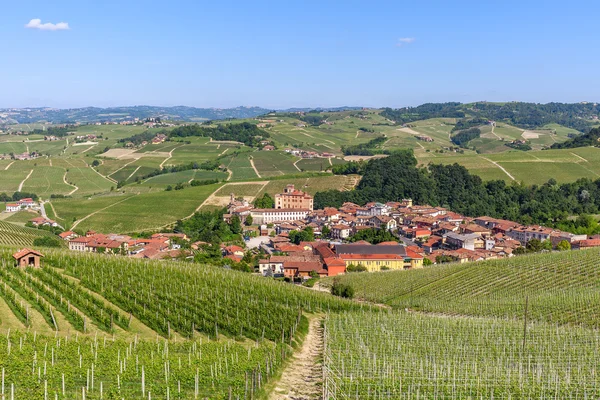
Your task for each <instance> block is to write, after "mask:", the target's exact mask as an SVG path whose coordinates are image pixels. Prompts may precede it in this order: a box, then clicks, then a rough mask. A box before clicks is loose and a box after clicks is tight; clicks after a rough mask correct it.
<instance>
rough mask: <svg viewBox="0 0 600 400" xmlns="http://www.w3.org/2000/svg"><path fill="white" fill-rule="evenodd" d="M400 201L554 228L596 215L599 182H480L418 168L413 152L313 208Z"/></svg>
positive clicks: (452, 169) (367, 171) (322, 195)
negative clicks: (407, 200) (569, 218)
mask: <svg viewBox="0 0 600 400" xmlns="http://www.w3.org/2000/svg"><path fill="white" fill-rule="evenodd" d="M404 198H411V199H413V201H414V202H415V204H429V205H432V206H442V207H447V208H449V209H450V210H452V211H455V212H457V213H460V214H463V215H466V216H470V217H476V216H482V215H488V216H491V217H495V218H502V219H508V220H512V221H518V222H520V223H523V224H534V223H536V224H544V225H547V226H557V225H558V224H563V223H564V222H565V221H568V217H570V216H573V215H584V214H589V215H593V214H598V213H599V212H600V179H597V180H595V181H592V180H590V179H587V178H582V179H578V180H577V181H575V182H571V183H564V184H560V185H559V184H558V183H557V182H556V180H554V179H550V180H549V181H548V182H547V183H545V184H543V185H531V186H528V185H524V184H522V183H516V182H512V183H510V184H507V183H506V182H505V181H503V180H493V181H487V182H484V181H482V180H481V178H480V177H479V176H476V175H471V174H470V173H469V171H468V170H467V169H466V168H465V167H463V166H461V165H458V164H452V165H436V164H430V165H429V166H427V167H421V168H419V167H417V159H416V158H415V156H414V154H413V152H412V150H400V151H397V152H394V153H393V154H392V155H390V156H389V157H387V158H382V159H375V160H371V161H369V162H368V163H367V165H366V166H365V168H364V173H363V178H362V179H361V181H360V183H359V184H358V186H357V187H356V189H355V190H352V191H346V192H340V191H337V190H329V191H325V192H318V193H316V194H315V208H324V207H340V206H341V205H342V204H343V203H344V202H353V203H357V204H365V203H367V202H369V201H379V202H387V201H399V200H401V199H404ZM561 226H564V227H565V228H568V226H567V225H561Z"/></svg>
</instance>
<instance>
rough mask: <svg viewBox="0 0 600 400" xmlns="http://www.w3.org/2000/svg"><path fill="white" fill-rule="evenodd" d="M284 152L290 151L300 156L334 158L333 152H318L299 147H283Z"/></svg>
mask: <svg viewBox="0 0 600 400" xmlns="http://www.w3.org/2000/svg"><path fill="white" fill-rule="evenodd" d="M285 152H286V153H290V154H292V155H295V156H296V157H300V158H319V157H320V158H334V157H335V154H333V153H318V152H316V151H309V150H300V149H285Z"/></svg>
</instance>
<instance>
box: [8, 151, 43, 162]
mask: <svg viewBox="0 0 600 400" xmlns="http://www.w3.org/2000/svg"><path fill="white" fill-rule="evenodd" d="M40 156H41V154H40V153H38V152H37V151H32V152H27V151H26V152H25V153H21V154H15V155H14V156H13V157H12V158H13V159H15V160H20V161H25V160H35V159H36V158H39V157H40Z"/></svg>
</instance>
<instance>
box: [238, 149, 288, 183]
mask: <svg viewBox="0 0 600 400" xmlns="http://www.w3.org/2000/svg"><path fill="white" fill-rule="evenodd" d="M250 157H252V161H253V162H254V166H255V167H256V169H257V170H258V173H259V174H260V176H261V177H262V178H268V177H271V176H281V175H290V174H296V173H298V172H300V169H299V168H296V167H295V166H294V163H295V162H296V161H299V160H300V158H298V157H294V156H293V155H291V154H288V153H286V152H283V151H255V152H253V153H251V154H250ZM234 173H235V170H234Z"/></svg>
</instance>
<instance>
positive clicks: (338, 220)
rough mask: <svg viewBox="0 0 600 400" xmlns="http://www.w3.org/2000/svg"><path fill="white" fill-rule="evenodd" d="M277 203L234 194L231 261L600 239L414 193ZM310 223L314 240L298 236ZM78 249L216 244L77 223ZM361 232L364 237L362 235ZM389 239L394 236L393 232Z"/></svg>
mask: <svg viewBox="0 0 600 400" xmlns="http://www.w3.org/2000/svg"><path fill="white" fill-rule="evenodd" d="M273 203H274V207H273V208H256V207H254V205H253V204H251V203H250V202H249V201H247V200H245V199H244V198H243V197H237V198H236V196H235V194H233V193H232V194H231V197H230V201H229V204H228V206H227V212H226V213H225V214H223V220H224V221H225V222H228V223H230V222H231V221H232V219H233V218H239V220H240V221H244V222H245V221H251V223H250V224H246V225H249V226H245V227H244V232H243V236H244V238H245V240H244V246H242V243H235V244H232V243H224V244H221V253H222V256H223V258H224V259H225V260H227V262H229V263H232V264H233V263H238V262H241V261H242V259H244V257H245V256H247V255H252V256H254V257H255V258H259V260H258V262H257V263H256V264H257V265H255V267H256V268H255V272H257V273H260V274H261V275H263V276H269V277H281V278H288V279H289V280H294V279H296V280H306V279H309V278H311V277H322V276H336V275H339V274H344V273H346V272H351V271H369V272H372V271H382V270H398V269H418V268H423V267H424V266H427V265H432V264H440V263H446V262H457V263H464V262H470V261H483V260H493V259H500V258H506V257H513V256H515V255H517V254H522V252H523V250H524V248H525V247H526V246H527V244H528V243H529V242H530V241H531V240H532V239H535V240H537V241H539V242H545V243H548V244H551V248H552V249H556V248H557V247H560V246H562V247H563V248H564V247H565V246H566V248H569V249H584V248H589V247H599V246H600V238H599V237H596V236H594V237H588V236H586V235H575V234H572V233H568V232H562V231H559V230H555V229H551V228H547V227H543V226H524V225H521V224H519V223H517V222H514V221H508V220H501V219H496V218H491V217H487V216H481V217H477V218H469V217H466V216H463V215H460V214H457V213H454V212H452V211H450V210H448V209H446V208H443V207H432V206H428V205H416V204H413V202H412V200H410V199H404V200H401V201H398V202H388V203H385V204H383V203H377V202H371V203H367V204H365V205H363V206H361V205H358V204H354V203H344V204H343V205H342V206H341V207H340V208H339V209H336V208H325V209H322V210H318V209H314V199H313V196H311V195H310V194H308V193H306V192H304V191H302V190H299V189H297V188H296V187H295V186H294V185H291V184H288V185H286V186H285V188H284V189H283V191H282V192H281V193H279V194H276V195H275V196H274V199H273ZM40 209H41V207H40V205H39V204H38V203H37V202H36V201H34V200H32V199H31V198H25V199H21V200H19V201H17V202H14V203H9V204H7V205H6V212H17V211H21V210H29V211H32V212H37V211H39V210H40ZM28 225H29V226H33V227H38V228H41V227H57V226H58V224H57V223H56V222H55V221H53V220H51V219H48V218H46V217H44V216H37V217H35V218H32V219H31V220H30V221H29V223H28ZM307 230H310V232H311V235H312V237H311V240H309V241H304V240H300V241H298V240H295V241H296V242H295V243H294V242H293V240H292V239H293V238H294V237H295V236H297V235H296V234H297V233H299V232H303V231H307ZM368 230H371V232H374V233H377V232H380V233H381V232H386V233H387V234H388V236H387V237H386V240H385V241H380V242H377V241H373V240H372V241H371V242H373V243H375V244H373V243H370V242H368V241H366V240H361V235H362V236H364V234H361V232H363V231H368ZM59 237H60V238H61V239H62V240H64V241H66V242H67V244H68V248H69V249H70V250H72V251H80V252H95V253H106V254H115V255H122V256H129V257H133V258H145V259H186V258H190V259H191V258H193V252H194V251H197V250H202V248H203V246H206V245H209V244H208V243H204V242H194V243H190V239H189V238H188V237H187V235H185V234H184V233H173V232H169V233H160V232H159V233H154V234H152V235H149V236H148V237H144V238H141V237H131V236H128V235H124V234H118V233H108V234H104V233H98V232H94V231H88V232H86V233H85V234H81V235H80V234H77V233H76V232H74V231H70V230H67V231H64V232H61V233H59ZM357 238H358V239H357ZM388 239H389V240H388Z"/></svg>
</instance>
